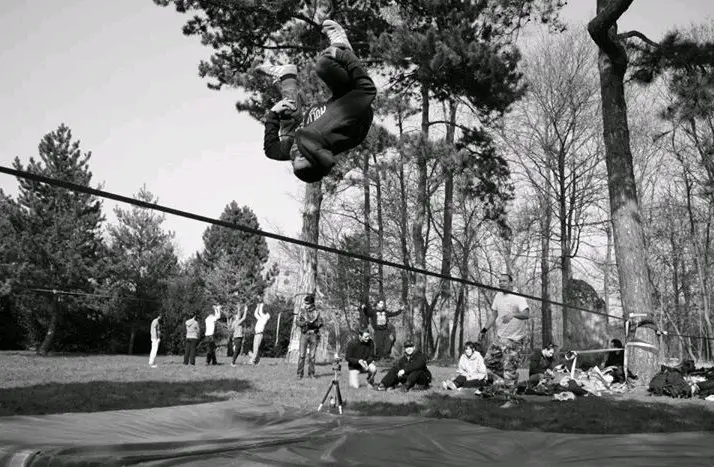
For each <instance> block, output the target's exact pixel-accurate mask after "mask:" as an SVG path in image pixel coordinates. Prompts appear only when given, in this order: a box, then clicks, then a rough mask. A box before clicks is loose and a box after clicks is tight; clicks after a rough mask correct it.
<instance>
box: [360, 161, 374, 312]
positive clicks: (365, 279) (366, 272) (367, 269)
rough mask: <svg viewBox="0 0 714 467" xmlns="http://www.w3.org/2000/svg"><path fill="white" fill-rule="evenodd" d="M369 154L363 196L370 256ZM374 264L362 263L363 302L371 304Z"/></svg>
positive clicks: (365, 240) (367, 245) (367, 249)
mask: <svg viewBox="0 0 714 467" xmlns="http://www.w3.org/2000/svg"><path fill="white" fill-rule="evenodd" d="M369 156H370V155H369V153H368V152H367V151H364V153H363V155H362V194H363V197H364V254H365V255H366V256H370V246H371V244H372V242H371V240H372V229H371V225H370V219H371V217H372V199H371V198H372V193H371V184H370V180H369ZM371 269H372V264H371V263H370V262H369V261H362V292H361V294H360V295H361V302H362V303H369V282H370V275H371V272H372V271H371Z"/></svg>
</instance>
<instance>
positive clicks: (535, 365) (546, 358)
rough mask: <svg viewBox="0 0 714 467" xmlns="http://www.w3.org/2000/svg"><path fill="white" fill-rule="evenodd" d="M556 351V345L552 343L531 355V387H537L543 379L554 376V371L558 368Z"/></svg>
mask: <svg viewBox="0 0 714 467" xmlns="http://www.w3.org/2000/svg"><path fill="white" fill-rule="evenodd" d="M555 349H556V345H555V344H553V343H550V344H548V345H547V346H545V347H543V348H542V349H540V350H539V351H536V352H534V353H533V355H531V359H530V364H529V370H530V376H529V377H528V383H529V384H530V385H531V386H537V385H538V383H540V381H541V380H542V379H544V378H545V377H546V376H550V375H552V374H553V369H554V368H555V366H556V362H555V359H554V358H553V357H554V356H555Z"/></svg>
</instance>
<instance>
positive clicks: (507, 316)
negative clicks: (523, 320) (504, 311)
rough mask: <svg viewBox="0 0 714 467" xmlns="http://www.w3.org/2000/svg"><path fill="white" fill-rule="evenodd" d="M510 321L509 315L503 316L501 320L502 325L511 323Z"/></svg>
mask: <svg viewBox="0 0 714 467" xmlns="http://www.w3.org/2000/svg"><path fill="white" fill-rule="evenodd" d="M511 319H513V317H512V316H511V315H504V316H503V318H501V320H502V321H503V324H507V323H508V322H509V321H511Z"/></svg>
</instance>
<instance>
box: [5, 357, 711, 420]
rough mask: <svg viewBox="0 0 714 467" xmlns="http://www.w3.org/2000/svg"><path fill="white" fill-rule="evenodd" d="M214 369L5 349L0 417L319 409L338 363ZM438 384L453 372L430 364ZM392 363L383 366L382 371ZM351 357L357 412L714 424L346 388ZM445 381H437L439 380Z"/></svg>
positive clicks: (644, 403)
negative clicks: (188, 407) (309, 372)
mask: <svg viewBox="0 0 714 467" xmlns="http://www.w3.org/2000/svg"><path fill="white" fill-rule="evenodd" d="M219 362H221V363H223V364H222V365H219V366H213V367H207V366H205V364H204V362H203V360H202V359H200V358H199V359H198V361H197V364H196V366H195V367H186V366H184V365H183V364H182V363H181V358H179V357H161V356H160V357H159V358H158V359H157V363H158V364H159V367H158V368H149V366H148V365H147V358H146V357H144V356H142V357H130V356H78V355H70V356H53V357H49V358H41V357H37V356H35V355H33V354H30V353H25V352H5V353H0V372H1V376H2V377H1V378H0V416H6V415H38V414H50V413H63V412H95V411H104V410H117V409H141V408H149V407H161V406H172V405H181V404H193V403H201V402H211V401H220V400H227V399H231V398H242V399H248V400H256V401H261V402H262V401H266V402H276V403H278V404H281V405H283V406H289V407H297V408H303V409H305V410H314V409H316V408H317V405H318V404H319V402H320V400H321V399H322V396H323V395H324V394H325V391H326V390H327V388H328V387H329V384H330V380H331V377H332V371H331V367H330V366H318V368H317V374H318V378H317V379H314V380H310V379H305V380H302V381H297V380H296V379H295V366H294V365H287V364H285V363H283V361H282V360H271V359H263V360H262V361H261V363H260V364H259V365H257V366H248V365H239V366H238V367H236V368H232V367H231V366H230V365H229V364H228V363H229V360H228V359H227V358H226V357H225V356H222V357H219ZM431 369H432V373H433V374H434V379H435V381H437V382H438V381H441V380H442V379H444V378H446V377H448V376H450V375H451V374H452V372H453V369H449V368H442V367H432V368H431ZM383 371H384V370H380V374H382V373H383ZM346 380H347V374H346V368H345V365H344V364H343V368H342V376H341V385H340V386H341V388H342V391H343V395H344V397H345V399H346V400H347V401H348V405H347V407H346V410H347V411H348V412H349V413H354V414H364V415H419V416H429V417H444V418H457V419H460V420H464V421H468V422H473V423H477V424H480V425H485V426H491V427H497V428H504V429H518V430H538V431H557V432H574V433H632V432H662V431H671V432H674V431H692V430H714V416H712V415H714V403H712V402H707V401H702V400H694V401H689V400H672V399H669V398H653V397H649V396H647V395H642V394H639V395H627V396H624V397H617V398H606V397H603V398H596V397H588V398H581V399H579V400H576V401H573V402H553V401H551V400H550V399H548V398H539V397H528V398H527V399H526V401H525V402H524V403H522V404H520V405H519V406H517V407H514V408H510V409H501V408H500V407H499V406H500V405H501V404H502V401H501V400H480V399H476V398H474V397H473V396H471V395H470V394H469V393H468V392H466V393H463V394H459V395H458V396H457V395H456V394H454V393H449V394H450V395H451V396H452V397H449V396H447V395H446V394H447V393H445V392H444V391H441V389H440V388H439V389H436V388H435V389H432V390H429V391H421V392H412V393H406V394H405V393H401V392H389V393H382V392H377V391H373V390H368V389H365V388H360V389H350V388H348V387H347V381H346ZM436 387H438V385H436Z"/></svg>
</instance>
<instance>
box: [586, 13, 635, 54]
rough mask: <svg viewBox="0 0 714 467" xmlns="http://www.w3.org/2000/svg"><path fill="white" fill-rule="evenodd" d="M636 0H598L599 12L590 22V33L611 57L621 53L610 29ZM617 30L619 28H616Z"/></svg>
mask: <svg viewBox="0 0 714 467" xmlns="http://www.w3.org/2000/svg"><path fill="white" fill-rule="evenodd" d="M633 1H634V0H609V1H607V0H598V2H597V9H598V13H597V15H595V18H593V19H592V20H591V21H590V22H589V23H588V33H589V34H590V37H592V39H593V41H594V42H595V44H597V46H598V47H600V49H601V50H602V51H603V52H605V53H606V54H607V55H608V56H609V57H610V59H613V58H616V57H617V56H618V55H619V54H620V53H621V51H620V48H619V47H618V44H617V43H616V42H615V41H614V40H613V39H615V38H616V36H615V37H611V36H610V30H611V29H613V28H616V26H617V20H618V19H620V17H621V16H622V15H623V14H624V13H625V12H626V11H627V9H628V8H630V5H632V2H633ZM615 32H617V30H616V29H615Z"/></svg>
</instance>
